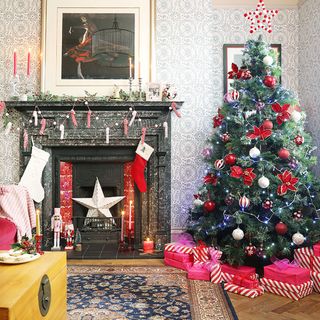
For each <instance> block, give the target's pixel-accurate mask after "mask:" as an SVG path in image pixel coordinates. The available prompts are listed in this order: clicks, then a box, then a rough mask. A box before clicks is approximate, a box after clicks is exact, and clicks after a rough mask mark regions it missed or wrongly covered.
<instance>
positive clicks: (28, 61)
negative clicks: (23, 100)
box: [27, 49, 31, 76]
mask: <svg viewBox="0 0 320 320" xmlns="http://www.w3.org/2000/svg"><path fill="white" fill-rule="evenodd" d="M30 62H31V53H30V49H29V51H28V58H27V76H30Z"/></svg>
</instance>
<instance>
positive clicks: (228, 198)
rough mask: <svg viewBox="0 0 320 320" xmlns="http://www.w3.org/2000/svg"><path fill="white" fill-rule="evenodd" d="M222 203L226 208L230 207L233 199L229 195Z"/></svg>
mask: <svg viewBox="0 0 320 320" xmlns="http://www.w3.org/2000/svg"><path fill="white" fill-rule="evenodd" d="M224 202H225V204H226V205H227V206H231V205H232V204H233V202H234V197H233V196H232V195H231V194H230V193H229V194H227V196H226V197H225V198H224Z"/></svg>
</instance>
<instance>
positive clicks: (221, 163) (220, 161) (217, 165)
mask: <svg viewBox="0 0 320 320" xmlns="http://www.w3.org/2000/svg"><path fill="white" fill-rule="evenodd" d="M214 167H215V169H217V170H221V169H223V167H224V160H223V159H218V160H216V161H215V162H214Z"/></svg>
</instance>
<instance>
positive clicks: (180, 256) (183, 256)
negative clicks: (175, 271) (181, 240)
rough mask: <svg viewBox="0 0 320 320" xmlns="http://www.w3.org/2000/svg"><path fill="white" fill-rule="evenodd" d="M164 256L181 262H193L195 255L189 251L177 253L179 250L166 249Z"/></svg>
mask: <svg viewBox="0 0 320 320" xmlns="http://www.w3.org/2000/svg"><path fill="white" fill-rule="evenodd" d="M164 257H165V258H167V259H172V260H176V261H179V262H193V257H192V256H191V255H190V254H187V253H177V252H170V251H165V252H164Z"/></svg>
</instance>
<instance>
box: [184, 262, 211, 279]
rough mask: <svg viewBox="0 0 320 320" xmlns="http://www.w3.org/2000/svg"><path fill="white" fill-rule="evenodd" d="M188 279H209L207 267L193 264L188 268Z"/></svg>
mask: <svg viewBox="0 0 320 320" xmlns="http://www.w3.org/2000/svg"><path fill="white" fill-rule="evenodd" d="M187 277H188V279H191V280H204V281H209V280H210V272H209V270H208V269H207V268H205V267H204V266H201V265H199V264H198V265H193V266H190V267H189V268H188V275H187Z"/></svg>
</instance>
